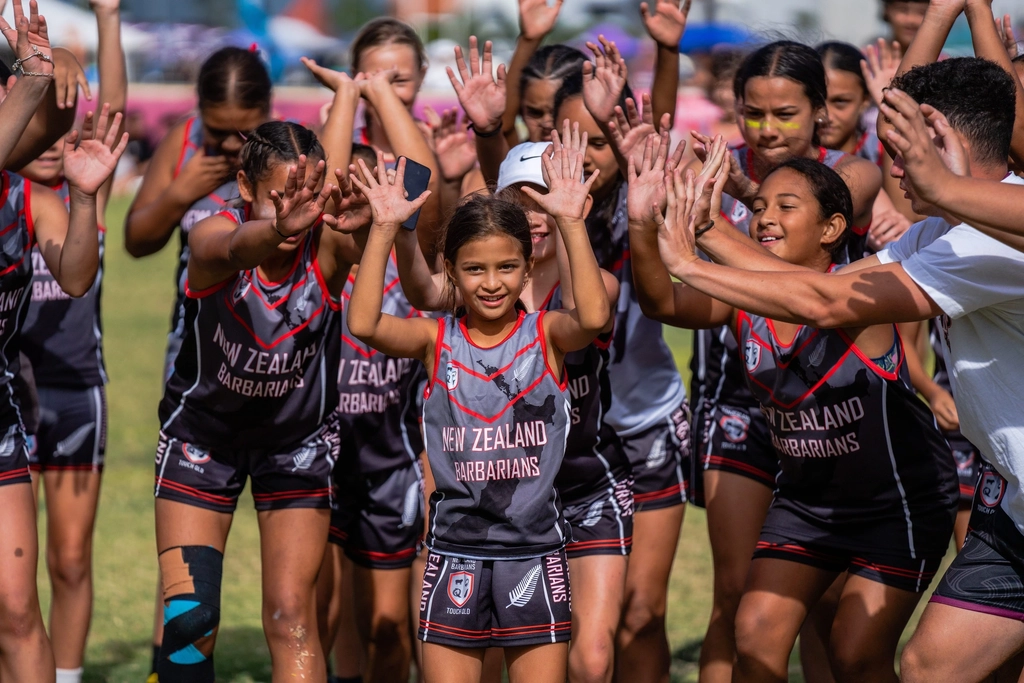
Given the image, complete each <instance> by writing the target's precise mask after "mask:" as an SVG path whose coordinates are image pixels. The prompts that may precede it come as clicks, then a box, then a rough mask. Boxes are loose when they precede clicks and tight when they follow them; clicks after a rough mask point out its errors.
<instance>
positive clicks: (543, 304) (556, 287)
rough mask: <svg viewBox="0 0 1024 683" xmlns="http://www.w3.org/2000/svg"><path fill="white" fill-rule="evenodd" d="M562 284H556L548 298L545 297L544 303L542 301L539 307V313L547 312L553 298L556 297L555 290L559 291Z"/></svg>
mask: <svg viewBox="0 0 1024 683" xmlns="http://www.w3.org/2000/svg"><path fill="white" fill-rule="evenodd" d="M560 284H562V283H561V282H556V283H555V285H554V286H553V287H552V288H551V291H550V292H548V295H547V296H546V297H544V301H542V302H541V304H540V306H538V307H537V310H538V311H543V310H547V307H548V304H550V303H551V297H553V296H554V295H555V290H556V289H558V285H560Z"/></svg>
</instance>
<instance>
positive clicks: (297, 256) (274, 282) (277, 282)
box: [253, 233, 309, 287]
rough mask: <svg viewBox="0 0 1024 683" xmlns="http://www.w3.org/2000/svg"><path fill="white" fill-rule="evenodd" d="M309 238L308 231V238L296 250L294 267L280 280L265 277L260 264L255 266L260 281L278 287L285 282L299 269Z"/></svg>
mask: <svg viewBox="0 0 1024 683" xmlns="http://www.w3.org/2000/svg"><path fill="white" fill-rule="evenodd" d="M307 239H309V233H306V238H305V239H304V240H302V241H301V242H299V245H298V249H296V250H295V261H294V262H293V263H292V267H291V268H289V269H288V272H287V273H286V274H285V275H283V276H282V277H281V279H280V280H271V279H269V278H265V277H263V275H261V274H260V269H259V266H257V267H255V268H253V270H254V271H255V272H256V277H257V278H259V281H260V282H262V283H263V284H265V285H267V286H268V287H276V286H277V285H280V284H283V283H284V282H285V280H287V279H288V278H290V277H291V276H292V275H294V274H295V271H296V270H298V267H299V261H301V260H302V250H303V249H304V248H305V246H306V240H307Z"/></svg>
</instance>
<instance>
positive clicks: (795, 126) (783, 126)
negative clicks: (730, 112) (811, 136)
mask: <svg viewBox="0 0 1024 683" xmlns="http://www.w3.org/2000/svg"><path fill="white" fill-rule="evenodd" d="M743 125H745V126H746V127H747V128H752V129H753V130H764V129H765V128H767V127H768V122H767V121H755V120H754V119H743ZM772 125H774V126H775V127H776V128H778V129H779V130H799V129H800V128H801V125H800V124H799V123H796V122H795V121H775V122H774V123H773V124H772Z"/></svg>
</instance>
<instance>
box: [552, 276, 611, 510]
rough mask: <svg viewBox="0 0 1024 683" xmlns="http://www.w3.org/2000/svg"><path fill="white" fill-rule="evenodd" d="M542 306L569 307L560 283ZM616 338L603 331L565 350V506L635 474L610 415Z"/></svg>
mask: <svg viewBox="0 0 1024 683" xmlns="http://www.w3.org/2000/svg"><path fill="white" fill-rule="evenodd" d="M541 308H542V309H543V310H547V311H557V310H559V309H561V308H563V305H562V287H561V286H560V285H555V288H554V289H552V290H551V293H550V294H549V295H548V298H547V300H546V301H545V302H544V304H543V305H542V306H541ZM610 341H611V335H601V337H598V338H597V339H595V340H594V343H593V344H591V345H590V346H588V347H587V348H585V349H582V350H580V351H573V352H572V353H567V354H565V360H564V361H563V363H564V365H565V372H566V375H567V376H568V382H569V396H570V400H571V404H572V418H571V420H570V425H569V439H568V441H567V442H566V445H565V459H564V460H562V468H561V469H560V470H559V471H558V477H557V478H556V479H555V486H556V487H557V488H558V495H559V497H560V498H561V499H562V503H563V504H564V505H571V504H573V503H576V502H579V501H581V500H584V499H586V498H590V497H592V496H593V495H594V494H595V493H599V492H602V491H606V490H607V489H608V488H609V487H610V486H615V485H616V484H617V483H619V482H620V481H624V480H626V479H627V478H628V477H629V473H630V464H629V460H628V459H627V458H626V454H625V452H624V451H623V450H622V444H621V443H620V442H619V437H618V435H617V434H616V433H615V429H614V428H612V426H611V425H610V424H608V422H607V421H605V419H604V417H605V415H606V414H607V413H608V408H609V407H610V406H611V403H612V389H611V382H610V381H609V379H608V357H609V353H608V345H609V342H610Z"/></svg>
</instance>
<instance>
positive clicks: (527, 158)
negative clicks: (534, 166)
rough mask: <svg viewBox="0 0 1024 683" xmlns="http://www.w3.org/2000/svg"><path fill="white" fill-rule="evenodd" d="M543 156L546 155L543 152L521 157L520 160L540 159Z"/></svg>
mask: <svg viewBox="0 0 1024 683" xmlns="http://www.w3.org/2000/svg"><path fill="white" fill-rule="evenodd" d="M542 156H544V155H543V154H538V155H536V156H532V157H519V161H528V160H530V159H540V158H541V157H542Z"/></svg>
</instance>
